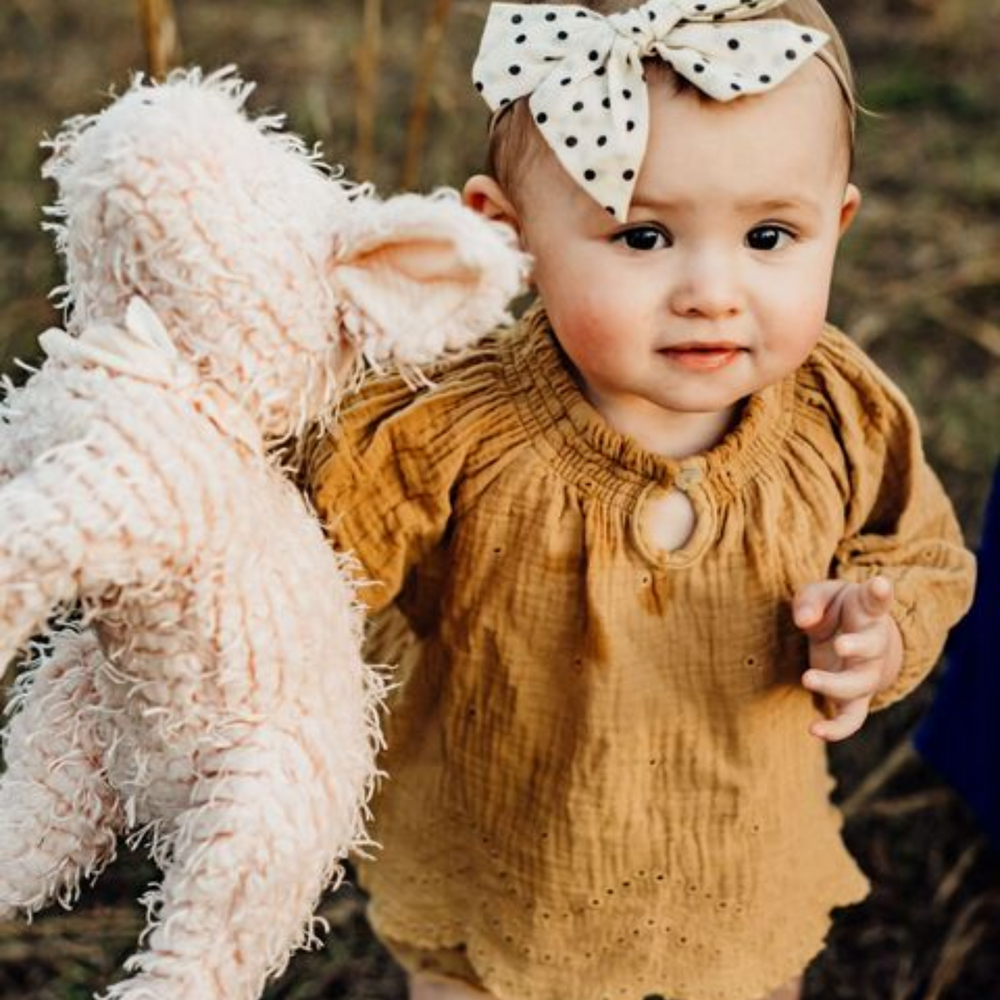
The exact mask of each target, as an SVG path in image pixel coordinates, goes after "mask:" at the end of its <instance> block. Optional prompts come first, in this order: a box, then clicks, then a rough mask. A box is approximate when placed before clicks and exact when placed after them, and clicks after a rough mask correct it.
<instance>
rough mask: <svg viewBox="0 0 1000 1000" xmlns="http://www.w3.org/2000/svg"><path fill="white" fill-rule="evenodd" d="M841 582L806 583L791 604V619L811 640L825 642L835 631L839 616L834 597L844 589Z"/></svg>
mask: <svg viewBox="0 0 1000 1000" xmlns="http://www.w3.org/2000/svg"><path fill="white" fill-rule="evenodd" d="M844 586H845V585H844V583H843V581H841V580H821V581H819V582H817V583H808V584H806V585H805V586H804V587H802V588H801V590H799V592H798V593H797V594H796V595H795V600H794V601H793V602H792V619H793V620H794V622H795V624H796V625H797V626H798V627H799V628H800V629H802V631H803V632H805V633H806V635H808V636H809V637H810V638H811V639H815V640H819V641H825V640H826V639H829V638H830V637H831V636H832V635H833V634H834V632H835V631H836V629H837V621H838V618H839V615H840V611H839V607H838V603H837V601H836V597H837V596H838V595H839V594H840V592H841V591H842V590H843V589H844Z"/></svg>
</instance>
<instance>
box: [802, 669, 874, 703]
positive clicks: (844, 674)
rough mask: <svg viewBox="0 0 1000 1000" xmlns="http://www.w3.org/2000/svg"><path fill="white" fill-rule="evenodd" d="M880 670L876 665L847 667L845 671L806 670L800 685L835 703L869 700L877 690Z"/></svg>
mask: <svg viewBox="0 0 1000 1000" xmlns="http://www.w3.org/2000/svg"><path fill="white" fill-rule="evenodd" d="M880 679H881V669H880V667H879V665H878V664H877V663H871V664H863V665H858V666H854V667H849V668H848V669H847V670H840V671H830V670H807V671H806V672H805V673H804V674H803V675H802V684H803V686H804V687H806V688H808V689H809V690H810V691H814V692H815V693H816V694H819V695H823V697H825V698H832V699H834V700H836V701H852V700H853V699H855V698H870V697H871V696H872V695H873V694H875V692H876V691H877V690H878V685H879V680H880Z"/></svg>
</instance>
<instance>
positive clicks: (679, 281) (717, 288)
mask: <svg viewBox="0 0 1000 1000" xmlns="http://www.w3.org/2000/svg"><path fill="white" fill-rule="evenodd" d="M670 308H671V310H672V311H673V312H674V313H676V314H677V315H678V316H687V317H703V318H705V319H726V318H728V317H730V316H738V315H739V314H740V313H741V312H742V311H743V297H742V293H741V291H740V286H739V281H738V279H737V275H736V274H735V272H734V270H733V268H732V267H730V266H728V265H727V264H726V263H725V262H723V261H719V260H711V261H710V260H703V261H693V262H692V263H691V264H690V265H689V266H688V267H686V268H685V269H684V270H683V271H682V272H681V273H680V274H679V275H678V276H677V278H676V280H675V281H674V283H673V285H672V287H671V290H670Z"/></svg>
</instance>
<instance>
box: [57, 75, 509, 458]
mask: <svg viewBox="0 0 1000 1000" xmlns="http://www.w3.org/2000/svg"><path fill="white" fill-rule="evenodd" d="M251 90H252V85H250V84H247V83H244V82H242V81H240V80H239V79H238V78H237V77H236V76H235V75H234V74H233V73H232V71H231V70H223V71H220V72H217V73H215V74H212V75H210V76H207V77H206V76H203V75H202V74H201V73H200V72H199V71H197V70H190V71H184V72H177V73H174V74H172V75H171V76H170V78H169V79H168V80H167V82H166V83H164V84H162V85H154V84H149V83H145V82H143V81H142V80H141V79H139V80H137V81H136V82H135V83H133V85H132V87H131V89H130V90H129V91H128V92H127V93H126V94H124V95H123V96H122V97H121V98H119V99H118V100H117V101H115V102H114V103H113V104H112V105H110V106H109V107H108V108H107V109H105V110H104V111H102V112H101V113H99V114H97V115H94V116H89V117H79V118H75V119H71V120H70V121H69V122H67V123H66V126H65V127H64V129H63V131H62V132H61V133H60V134H59V135H58V136H57V137H56V138H55V139H54V140H52V141H51V143H50V146H51V148H52V155H51V157H50V158H49V160H48V162H47V164H46V166H45V174H46V176H48V177H51V178H53V179H54V180H55V181H56V182H57V184H58V188H59V199H58V202H57V204H56V205H55V206H54V208H52V209H50V210H49V212H50V214H52V215H54V216H56V217H57V218H59V219H61V221H60V222H58V223H55V224H53V226H52V228H53V229H55V231H56V242H57V246H58V248H59V250H60V251H61V252H62V253H63V254H64V256H65V262H66V274H67V281H66V285H65V286H64V287H63V289H61V291H63V293H64V298H63V304H64V305H66V306H68V307H70V312H69V317H68V320H67V328H68V330H69V331H70V332H71V333H72V334H74V335H76V336H80V337H83V338H85V337H86V336H87V330H88V328H91V327H94V326H95V325H100V324H105V325H106V324H109V323H110V324H118V325H122V324H124V322H125V316H126V310H127V307H128V304H129V302H130V300H131V299H132V298H133V297H134V296H141V297H142V298H143V299H145V300H146V302H148V303H149V305H150V306H152V308H153V310H154V311H155V312H156V314H157V315H158V316H159V317H160V319H161V321H162V323H163V325H164V328H165V329H166V331H167V332H168V335H169V337H170V339H171V340H172V341H173V343H174V344H175V346H176V348H177V351H178V352H179V354H180V355H181V356H182V357H184V358H185V359H186V360H188V361H190V362H192V363H193V364H194V365H196V366H197V369H198V371H199V373H200V374H201V375H202V376H203V377H204V378H205V379H208V380H211V381H213V382H215V383H216V384H218V385H219V386H220V387H221V388H223V389H224V390H225V391H226V392H227V393H229V394H230V395H232V397H233V398H235V399H236V400H238V401H239V402H240V403H241V404H242V405H243V407H244V408H245V409H246V410H247V411H248V412H249V413H250V414H252V416H253V417H254V419H255V420H256V421H257V422H258V423H259V425H260V430H261V432H262V433H263V435H264V437H265V438H268V439H281V438H285V437H288V436H290V435H294V434H296V433H298V432H299V431H301V430H302V429H303V427H304V426H305V425H306V424H307V423H309V422H310V421H311V420H313V419H314V418H315V417H316V416H317V415H319V414H321V413H322V412H324V410H326V409H328V408H329V406H330V404H331V402H332V401H333V400H334V399H335V398H336V394H337V386H338V382H339V381H341V380H342V378H343V376H344V373H345V369H346V368H347V367H349V363H350V362H351V361H352V360H353V358H354V357H356V355H357V354H358V353H359V352H360V353H361V354H363V355H364V356H365V357H367V358H368V359H369V360H370V361H375V362H378V361H380V360H392V361H394V362H396V363H400V364H403V365H407V364H410V365H417V364H420V363H423V362H428V361H431V360H433V359H435V358H436V357H438V356H440V355H441V354H442V353H444V352H446V351H449V350H455V349H459V348H461V347H464V346H466V345H467V344H469V343H471V342H472V341H474V340H475V339H476V338H478V337H479V336H481V335H482V334H483V333H484V332H486V331H487V330H489V329H491V328H492V327H494V326H496V325H497V324H499V323H501V322H503V321H504V320H505V319H506V318H507V314H506V307H507V304H508V303H509V302H510V300H511V299H512V298H513V297H514V295H516V294H517V292H518V290H519V288H520V287H521V283H522V281H523V279H524V276H525V274H526V270H527V267H526V263H527V259H526V258H525V256H524V255H523V254H521V253H520V252H519V251H518V250H517V248H516V244H515V243H514V241H513V237H512V235H511V234H510V232H509V231H508V230H507V229H506V228H504V227H502V226H500V225H497V224H494V223H489V222H487V221H486V220H484V219H482V218H481V217H479V216H476V215H474V214H473V213H472V212H470V211H469V210H467V209H465V208H464V207H462V205H461V204H460V203H459V200H458V197H457V196H456V195H455V194H454V193H452V192H439V193H436V194H435V195H432V196H428V197H421V196H417V195H401V196H399V197H396V198H392V199H389V200H387V201H380V200H379V199H377V198H376V197H375V195H374V193H373V191H372V189H371V188H370V186H367V185H359V184H351V183H348V182H346V181H344V180H342V179H341V178H339V177H338V176H337V175H336V174H335V173H334V172H333V171H331V170H329V169H327V168H325V167H324V166H323V165H322V164H321V163H320V161H319V160H318V157H317V155H316V154H315V153H311V152H309V151H307V150H306V148H305V147H304V145H303V143H302V142H301V140H299V139H298V138H297V137H295V136H293V135H291V134H289V133H286V132H281V131H280V127H281V125H282V123H283V119H282V118H281V116H264V117H260V118H257V119H255V120H251V119H250V118H248V117H247V115H246V114H245V112H244V111H243V105H244V103H245V101H246V98H247V96H248V94H249V93H250V91H251Z"/></svg>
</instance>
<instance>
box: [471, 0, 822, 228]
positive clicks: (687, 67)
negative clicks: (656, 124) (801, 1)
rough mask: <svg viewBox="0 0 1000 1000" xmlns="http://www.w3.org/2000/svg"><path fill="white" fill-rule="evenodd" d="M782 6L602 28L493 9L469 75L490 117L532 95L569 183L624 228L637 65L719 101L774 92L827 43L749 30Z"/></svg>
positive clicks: (637, 145)
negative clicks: (661, 70)
mask: <svg viewBox="0 0 1000 1000" xmlns="http://www.w3.org/2000/svg"><path fill="white" fill-rule="evenodd" d="M782 3H784V0H749V2H748V0H742V2H740V0H706V2H704V3H695V2H693V0H649V2H648V3H644V4H642V6H640V7H635V8H633V9H632V10H628V11H623V12H622V13H620V14H612V15H610V16H609V17H604V16H603V15H601V14H597V13H595V12H594V11H591V10H587V9H585V8H583V7H578V6H575V5H562V4H559V5H556V4H516V3H494V4H493V5H492V6H491V7H490V12H489V15H488V17H487V20H486V28H485V30H484V32H483V39H482V43H481V44H480V49H479V55H478V57H477V59H476V62H475V65H474V66H473V70H472V74H473V80H474V81H475V85H476V89H477V90H478V91H479V92H480V93H481V94H482V96H483V98H484V100H485V101H486V103H487V104H488V105H489V107H490V108H491V109H492V110H493V111H494V112H497V111H500V110H502V109H503V108H506V107H507V106H508V105H510V104H512V103H513V102H514V101H516V100H517V99H518V98H521V97H525V96H528V95H530V98H529V105H530V108H531V112H532V115H533V116H534V120H535V123H536V124H537V126H538V128H539V130H540V131H541V133H542V135H543V136H544V137H545V140H546V142H547V143H548V144H549V146H550V147H551V148H552V150H553V151H554V152H555V154H556V156H557V157H558V158H559V161H560V162H561V163H562V165H563V167H565V169H566V170H567V172H568V173H569V174H570V176H571V177H573V179H574V180H575V181H576V182H577V183H578V184H579V185H580V186H581V187H582V188H583V189H584V190H585V191H586V192H587V194H589V195H590V196H591V197H592V198H594V199H595V200H596V201H597V202H598V203H599V204H601V205H603V206H604V207H605V208H606V209H607V211H608V212H610V213H611V214H612V215H614V216H615V218H617V219H619V220H621V221H625V219H626V218H627V216H628V207H629V204H630V203H631V201H632V192H633V190H634V188H635V180H636V177H637V176H638V173H639V168H640V166H641V165H642V160H643V157H644V155H645V152H646V142H647V139H648V137H649V101H648V95H647V92H646V84H645V80H646V77H645V73H644V72H643V67H642V60H643V59H646V58H650V57H652V56H659V58H661V59H662V60H663V61H664V62H666V63H668V64H669V65H670V66H671V67H672V68H673V70H674V71H675V72H676V73H678V74H679V75H680V76H683V77H684V78H685V79H686V80H689V81H690V82H691V83H692V84H694V86H696V87H698V89H699V90H702V91H703V92H704V93H706V94H708V95H709V96H710V97H713V98H715V99H716V100H718V101H731V100H733V99H734V98H737V97H743V96H746V95H750V94H760V93H763V92H764V91H767V90H771V89H772V88H774V87H776V86H778V85H779V84H780V83H782V82H783V81H784V80H786V79H787V78H788V77H789V76H790V75H791V74H792V73H794V72H795V71H796V70H797V69H799V68H800V67H801V66H802V65H803V64H804V63H805V61H806V60H807V59H808V58H809V57H810V56H812V55H814V54H815V53H816V52H818V51H819V50H820V49H821V48H822V47H823V46H824V45H825V44H826V43H827V42H828V41H829V36H828V35H827V34H826V33H825V32H822V31H819V30H818V29H816V28H806V27H803V26H802V25H800V24H795V23H794V22H792V21H779V20H771V19H766V20H756V21H753V22H752V23H749V19H750V18H754V17H756V16H757V15H759V14H761V13H762V12H764V11H766V10H770V9H772V8H774V7H777V6H779V5H780V4H782Z"/></svg>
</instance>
